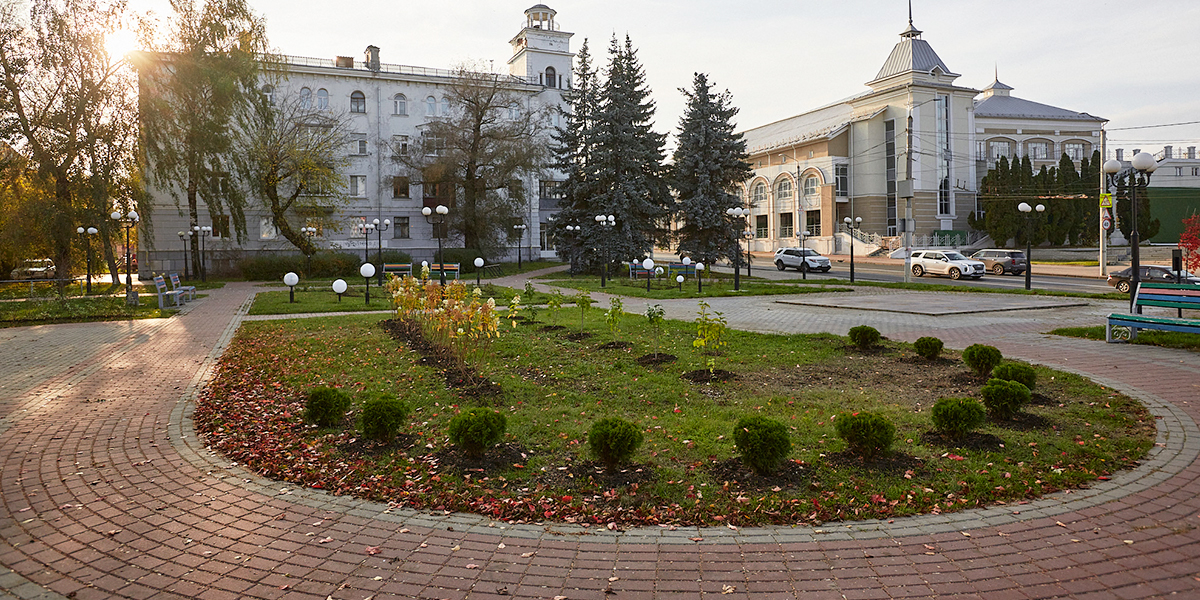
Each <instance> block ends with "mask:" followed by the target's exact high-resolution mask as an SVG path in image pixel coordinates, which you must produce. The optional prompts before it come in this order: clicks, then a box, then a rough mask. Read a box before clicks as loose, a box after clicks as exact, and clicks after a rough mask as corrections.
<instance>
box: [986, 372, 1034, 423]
mask: <svg viewBox="0 0 1200 600" xmlns="http://www.w3.org/2000/svg"><path fill="white" fill-rule="evenodd" d="M979 395H981V396H983V405H984V406H986V407H987V411H988V414H989V415H991V416H992V417H993V418H995V419H1011V418H1012V417H1013V416H1014V415H1016V414H1017V413H1018V412H1020V411H1021V407H1022V406H1024V405H1025V404H1027V403H1028V402H1029V396H1030V394H1029V388H1027V387H1025V384H1023V383H1020V382H1017V381H1007V380H1004V379H989V380H988V382H987V383H986V384H984V386H983V389H981V390H979Z"/></svg>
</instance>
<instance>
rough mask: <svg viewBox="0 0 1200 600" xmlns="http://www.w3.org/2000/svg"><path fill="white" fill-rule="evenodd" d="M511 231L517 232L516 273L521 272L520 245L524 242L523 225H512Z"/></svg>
mask: <svg viewBox="0 0 1200 600" xmlns="http://www.w3.org/2000/svg"><path fill="white" fill-rule="evenodd" d="M513 231H515V232H517V271H520V270H521V244H522V243H523V242H524V241H525V224H524V223H517V224H516V225H513Z"/></svg>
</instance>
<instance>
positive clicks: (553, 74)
mask: <svg viewBox="0 0 1200 600" xmlns="http://www.w3.org/2000/svg"><path fill="white" fill-rule="evenodd" d="M546 87H558V74H557V71H555V70H554V67H546Z"/></svg>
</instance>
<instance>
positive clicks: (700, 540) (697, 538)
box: [688, 537, 704, 542]
mask: <svg viewBox="0 0 1200 600" xmlns="http://www.w3.org/2000/svg"><path fill="white" fill-rule="evenodd" d="M688 539H689V540H692V541H693V542H703V541H704V538H702V537H694V538H688Z"/></svg>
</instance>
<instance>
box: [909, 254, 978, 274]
mask: <svg viewBox="0 0 1200 600" xmlns="http://www.w3.org/2000/svg"><path fill="white" fill-rule="evenodd" d="M984 272H985V271H984V266H983V262H982V261H978V260H972V259H969V258H967V257H965V256H963V255H962V254H960V253H958V252H957V251H955V250H918V251H916V252H913V253H912V274H913V275H916V276H917V277H920V276H922V275H924V274H926V273H929V274H932V275H948V276H949V277H950V279H961V278H963V277H971V278H974V279H978V278H980V277H983V274H984Z"/></svg>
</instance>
